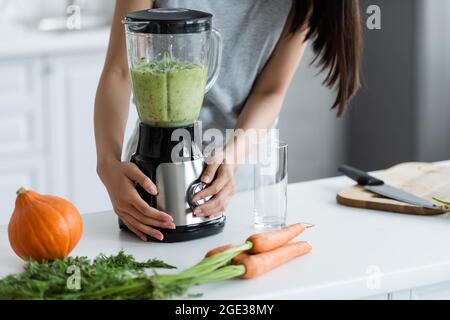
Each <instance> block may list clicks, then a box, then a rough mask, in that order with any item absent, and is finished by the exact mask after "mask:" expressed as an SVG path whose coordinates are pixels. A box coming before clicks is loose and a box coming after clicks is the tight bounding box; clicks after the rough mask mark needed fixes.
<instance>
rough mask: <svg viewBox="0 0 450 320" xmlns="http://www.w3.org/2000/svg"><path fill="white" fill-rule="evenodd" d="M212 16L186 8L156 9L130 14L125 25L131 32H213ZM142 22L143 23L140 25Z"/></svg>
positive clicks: (126, 17)
mask: <svg viewBox="0 0 450 320" xmlns="http://www.w3.org/2000/svg"><path fill="white" fill-rule="evenodd" d="M211 20H212V14H210V13H207V12H202V11H196V10H190V9H185V8H156V9H149V10H142V11H135V12H130V13H129V14H127V15H126V16H125V21H124V23H125V25H126V26H127V29H128V30H129V31H131V32H139V33H155V34H177V33H199V32H204V31H208V30H211ZM140 22H142V23H140Z"/></svg>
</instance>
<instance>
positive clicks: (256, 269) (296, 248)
mask: <svg viewBox="0 0 450 320" xmlns="http://www.w3.org/2000/svg"><path fill="white" fill-rule="evenodd" d="M311 250H312V247H311V245H309V244H308V243H306V242H295V243H291V244H286V245H284V246H282V247H279V248H277V249H274V250H272V251H268V252H264V253H259V254H255V255H248V256H247V257H246V258H245V259H243V260H242V262H241V264H242V265H244V267H245V273H244V275H243V276H242V278H244V279H251V278H255V277H258V276H260V275H262V274H263V273H266V272H268V271H270V270H272V269H275V268H276V267H278V266H280V265H282V264H283V263H285V262H288V261H289V260H291V259H294V258H296V257H298V256H301V255H304V254H307V253H308V252H310V251H311Z"/></svg>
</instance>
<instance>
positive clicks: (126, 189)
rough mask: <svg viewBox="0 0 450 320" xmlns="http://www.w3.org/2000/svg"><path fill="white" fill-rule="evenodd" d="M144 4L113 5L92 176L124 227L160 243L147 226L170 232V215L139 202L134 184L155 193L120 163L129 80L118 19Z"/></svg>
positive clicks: (137, 0)
mask: <svg viewBox="0 0 450 320" xmlns="http://www.w3.org/2000/svg"><path fill="white" fill-rule="evenodd" d="M151 6H152V2H151V1H149V0H117V1H116V8H115V12H114V17H113V23H112V28H111V36H110V40H109V47H108V52H107V56H106V61H105V66H104V68H103V72H102V75H101V78H100V83H99V85H98V89H97V96H96V99H95V112H94V125H95V141H96V146H97V172H98V175H99V177H100V179H101V180H102V182H103V183H104V185H105V186H106V189H107V190H108V194H109V196H110V198H111V202H112V205H113V208H114V211H115V212H116V213H117V215H118V216H119V217H120V218H121V220H122V221H123V222H124V223H125V224H126V225H127V227H128V228H129V229H130V230H131V231H133V232H134V233H135V234H136V235H138V236H139V237H140V238H141V239H142V240H146V238H147V235H149V236H152V237H154V238H157V239H160V240H162V237H163V235H162V233H161V232H159V231H157V230H156V229H154V228H151V227H149V225H151V226H158V227H162V228H171V229H174V228H175V225H174V224H173V220H172V218H171V217H170V215H168V214H166V213H163V212H161V211H158V210H156V209H154V208H151V207H150V206H149V205H148V204H147V203H146V202H145V201H144V200H142V199H141V197H140V196H139V194H138V193H137V191H136V188H135V183H139V184H140V185H141V186H142V187H143V188H144V189H145V190H147V192H149V193H151V194H156V193H157V190H156V186H155V185H154V184H153V182H152V181H151V180H150V179H149V178H148V177H147V176H145V175H144V174H143V173H142V171H141V170H139V168H138V167H137V166H136V165H134V164H133V163H129V162H121V154H122V146H123V137H124V132H125V126H126V122H127V119H128V111H129V103H130V95H131V88H130V77H129V71H128V61H127V54H126V46H125V31H124V27H123V25H122V22H121V21H122V19H123V17H124V16H125V15H126V14H127V13H128V12H130V11H135V10H143V9H148V8H150V7H151Z"/></svg>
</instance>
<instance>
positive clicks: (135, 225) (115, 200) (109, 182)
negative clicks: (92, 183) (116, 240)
mask: <svg viewBox="0 0 450 320" xmlns="http://www.w3.org/2000/svg"><path fill="white" fill-rule="evenodd" d="M98 174H99V177H100V179H101V180H102V181H103V183H104V184H105V186H106V189H107V190H108V193H109V197H110V198H111V202H112V205H113V208H114V211H115V212H116V214H117V215H118V216H119V217H120V219H121V220H122V221H123V223H124V224H125V225H126V226H127V227H128V228H129V229H130V230H131V231H132V232H133V233H135V234H136V235H137V236H138V237H139V238H141V239H142V240H143V241H146V240H147V236H150V237H153V238H156V239H158V240H162V239H163V237H164V236H163V234H162V233H161V232H160V231H158V230H156V229H154V228H152V227H150V226H155V227H159V228H166V229H175V224H174V223H173V219H172V217H171V216H170V215H168V214H167V213H164V212H162V211H159V210H157V209H155V208H152V207H150V206H149V205H148V204H147V203H146V202H145V201H144V200H142V198H141V197H140V195H139V194H138V192H137V191H136V184H139V185H140V186H141V187H142V188H143V189H144V190H146V191H147V192H148V193H150V194H152V195H156V194H157V193H158V190H157V189H156V186H155V184H154V183H153V182H152V181H151V180H150V179H149V178H148V177H147V176H146V175H145V174H144V173H143V172H142V171H141V170H140V169H139V168H138V167H137V166H136V165H135V164H134V163H131V162H120V161H117V160H116V161H113V162H112V163H109V164H107V165H101V166H99V169H98Z"/></svg>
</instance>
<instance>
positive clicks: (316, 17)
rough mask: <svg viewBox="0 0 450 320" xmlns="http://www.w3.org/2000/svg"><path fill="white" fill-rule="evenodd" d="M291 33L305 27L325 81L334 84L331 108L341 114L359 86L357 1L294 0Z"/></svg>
mask: <svg viewBox="0 0 450 320" xmlns="http://www.w3.org/2000/svg"><path fill="white" fill-rule="evenodd" d="M293 13H294V15H293V22H292V30H291V32H297V31H300V30H305V28H306V30H307V34H306V39H305V41H307V40H311V41H312V48H313V50H314V53H315V58H314V60H313V62H312V63H315V62H318V65H319V66H320V68H321V71H324V70H326V69H328V74H327V76H326V78H325V80H324V84H325V85H326V86H327V87H329V88H333V87H334V86H335V85H336V86H337V97H336V100H335V102H334V104H333V106H332V109H336V108H337V115H338V116H341V115H342V114H343V113H344V111H345V110H346V107H347V104H348V102H349V101H350V100H351V98H352V97H353V96H354V95H355V93H356V92H357V91H358V89H359V87H360V61H361V21H360V12H359V1H358V0H294V1H293Z"/></svg>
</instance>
